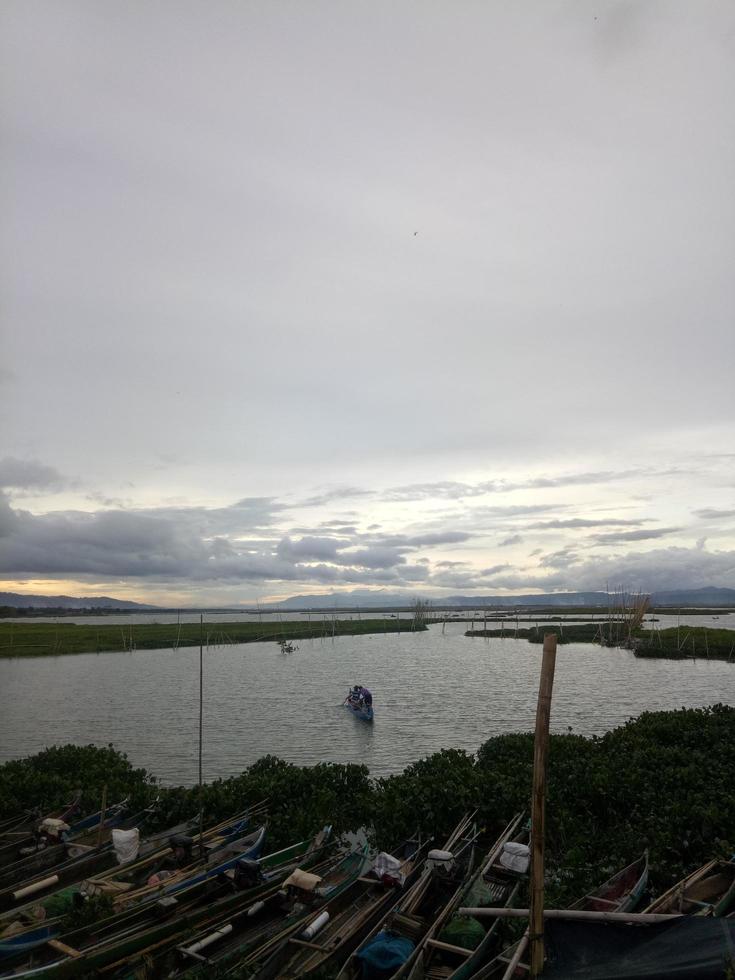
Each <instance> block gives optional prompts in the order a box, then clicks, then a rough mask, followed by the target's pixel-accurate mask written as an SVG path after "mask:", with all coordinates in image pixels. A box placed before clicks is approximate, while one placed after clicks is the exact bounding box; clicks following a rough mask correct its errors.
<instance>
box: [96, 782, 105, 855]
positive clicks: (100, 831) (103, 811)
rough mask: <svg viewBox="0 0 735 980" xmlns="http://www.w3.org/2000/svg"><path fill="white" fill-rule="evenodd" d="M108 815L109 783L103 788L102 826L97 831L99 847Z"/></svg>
mask: <svg viewBox="0 0 735 980" xmlns="http://www.w3.org/2000/svg"><path fill="white" fill-rule="evenodd" d="M106 813H107V783H105V785H104V786H103V787H102V807H101V808H100V825H99V829H98V830H97V847H99V846H100V844H101V843H102V831H103V829H104V826H105V814H106Z"/></svg>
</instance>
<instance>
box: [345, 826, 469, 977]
mask: <svg viewBox="0 0 735 980" xmlns="http://www.w3.org/2000/svg"><path fill="white" fill-rule="evenodd" d="M474 816H475V815H474V813H472V814H468V815H467V816H465V817H463V818H462V820H461V821H460V823H459V824H458V825H457V827H456V828H455V830H454V831H453V833H452V834H451V835H450V837H449V838H448V839H447V841H446V843H445V844H444V846H443V848H442V849H441V850H437V851H430V852H429V854H428V855H427V859H426V863H425V865H424V868H423V870H422V872H421V874H420V876H419V878H418V880H417V881H416V882H415V883H414V884H413V886H412V887H411V888H409V889H408V891H407V892H405V894H403V895H401V896H400V897H399V899H398V901H397V902H394V904H393V905H392V906H391V907H390V908H389V909H388V911H387V912H386V913H385V914H384V915H383V916H382V917H381V918H380V919H379V920H378V922H377V923H376V924H375V925H374V926H373V928H372V929H371V930H370V932H369V933H368V935H367V936H366V937H365V939H364V940H363V942H362V943H361V944H360V946H359V947H358V948H357V949H356V950H355V952H354V953H353V954H352V955H351V956H350V957H349V959H348V960H347V962H346V963H345V965H344V966H343V967H342V970H341V971H340V972H339V974H338V980H359V978H361V977H363V976H367V975H372V974H374V975H376V976H380V977H381V978H383V980H397V978H399V977H407V976H408V974H409V972H410V970H411V969H412V967H413V965H414V963H415V961H416V958H417V957H418V955H419V953H420V951H421V947H422V943H423V941H424V939H426V938H427V936H428V935H429V932H430V931H431V930H432V928H433V927H434V926H435V924H436V923H437V921H438V920H439V919H440V918H441V917H442V915H443V913H444V911H445V909H446V907H447V904H448V903H449V902H450V901H451V900H452V899H453V898H455V897H456V896H457V894H458V889H460V888H461V886H462V884H463V883H464V881H465V879H466V877H467V875H468V874H469V873H470V872H471V870H472V858H473V854H474V845H475V842H476V840H477V836H478V835H477V832H476V828H475V826H474V823H473V821H474Z"/></svg>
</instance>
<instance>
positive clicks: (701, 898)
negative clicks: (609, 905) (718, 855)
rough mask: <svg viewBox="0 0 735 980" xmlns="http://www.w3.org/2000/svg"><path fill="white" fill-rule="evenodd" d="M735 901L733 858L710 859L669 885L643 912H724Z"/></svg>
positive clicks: (687, 913) (682, 913) (711, 913)
mask: <svg viewBox="0 0 735 980" xmlns="http://www.w3.org/2000/svg"><path fill="white" fill-rule="evenodd" d="M733 905H735V861H717V860H715V861H710V862H709V864H705V866H704V867H703V868H699V869H698V870H697V871H693V872H692V873H691V874H690V875H687V877H686V878H684V879H682V881H680V882H678V884H676V885H674V886H673V888H669V890H668V891H667V892H664V894H663V895H660V896H659V897H658V898H657V899H656V900H655V901H653V902H652V903H651V904H650V905H649V906H648V908H647V909H646V912H659V913H661V912H664V913H666V912H668V913H673V914H677V913H679V914H681V915H708V916H711V915H714V916H722V915H725V914H726V912H728V911H729V909H730V908H731V907H732V906H733Z"/></svg>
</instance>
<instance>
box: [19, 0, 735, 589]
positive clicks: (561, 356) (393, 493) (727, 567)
mask: <svg viewBox="0 0 735 980" xmlns="http://www.w3.org/2000/svg"><path fill="white" fill-rule="evenodd" d="M0 21H1V23H0V56H1V60H2V77H1V78H0V110H1V112H2V127H3V132H2V143H3V153H2V164H1V166H2V170H1V172H0V173H1V182H0V195H1V197H0V207H1V208H2V214H3V223H2V228H1V230H0V238H1V242H0V244H1V246H2V262H1V269H0V276H1V281H0V286H1V288H2V352H1V355H2V356H1V359H0V398H1V399H2V405H1V412H0V414H1V416H2V420H3V422H2V430H1V432H0V487H3V488H4V489H3V491H2V496H0V589H5V590H9V591H19V592H34V593H46V594H57V593H59V592H64V593H67V594H72V595H96V594H112V595H116V596H119V597H121V598H134V599H142V600H149V601H155V602H166V603H193V604H198V603H200V602H201V603H208V604H213V603H225V602H227V603H231V602H238V601H243V602H247V601H251V600H253V599H256V598H258V599H261V600H264V599H268V598H273V597H283V596H288V595H295V594H298V593H317V592H324V591H329V592H331V591H340V590H350V589H355V588H361V589H362V588H370V587H380V588H384V589H388V590H390V591H396V590H400V589H406V590H409V591H410V592H412V593H419V592H421V593H423V594H426V595H433V596H440V595H446V594H456V593H463V594H473V593H476V594H492V593H503V592H510V593H512V592H525V591H532V590H539V589H540V590H543V591H551V590H566V589H581V588H583V589H599V588H603V589H604V588H605V585H606V582H610V584H611V585H612V584H613V583H614V584H616V585H617V584H623V585H625V586H627V587H629V588H640V589H644V590H653V589H661V588H678V587H700V586H705V585H720V586H730V587H735V438H733V436H734V434H735V426H734V425H733V421H734V416H735V395H734V394H733V363H734V359H733V355H734V354H735V351H734V350H733V347H734V346H735V344H734V340H733V338H734V337H735V328H734V323H733V319H734V317H733V314H734V313H735V287H734V285H733V282H734V277H733V260H734V258H735V191H734V188H735V181H734V178H735V166H734V164H735V129H734V127H733V125H732V106H733V104H735V84H734V82H735V69H734V67H733V66H734V65H735V59H734V57H733V55H734V54H735V6H734V5H733V4H732V3H731V2H729V0H728V2H722V3H719V2H706V0H703V2H702V0H700V2H696V3H693V2H691V0H687V2H683V3H677V2H675V0H661V2H647V0H634V2H595V0H578V2H572V0H568V2H550V0H539V2H535V3H534V2H530V0H529V2H524V3H517V4H510V3H505V2H502V3H501V2H491V0H482V2H479V0H477V2H475V0H460V2H453V0H442V2H431V0H421V2H409V0H399V2H387V0H386V2H379V0H371V2H370V3H366V2H357V0H356V2H343V0H333V2H320V0H314V2H310V3H303V2H300V0H299V2H296V0H293V2H285V0H284V2H280V0H263V2H247V0H240V2H237V3H234V2H233V3H229V2H223V0H214V2H212V3H208V4H204V3H201V2H185V0H184V2H182V0H176V2H174V0H162V2H160V3H156V4H150V3H148V2H142V0H140V2H136V0H129V2H125V3H99V2H97V0H90V2H75V0H45V2H34V0H5V2H4V3H3V4H2V7H1V8H0Z"/></svg>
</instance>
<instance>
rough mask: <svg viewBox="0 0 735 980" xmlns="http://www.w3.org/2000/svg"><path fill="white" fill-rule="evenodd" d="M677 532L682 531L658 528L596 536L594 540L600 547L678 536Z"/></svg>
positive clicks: (671, 528)
mask: <svg viewBox="0 0 735 980" xmlns="http://www.w3.org/2000/svg"><path fill="white" fill-rule="evenodd" d="M677 531H681V528H680V527H658V528H651V529H650V530H640V531H615V532H611V533H610V534H596V535H595V536H594V539H595V543H596V544H598V545H603V544H624V543H625V542H626V541H648V540H650V539H653V538H665V537H666V536H667V535H669V534H676V532H677Z"/></svg>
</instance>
